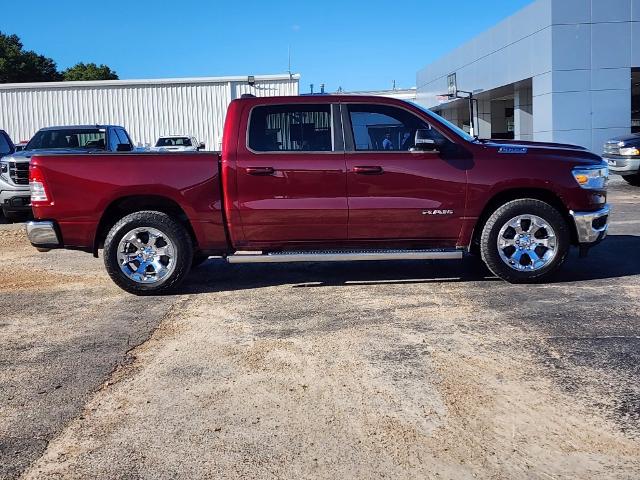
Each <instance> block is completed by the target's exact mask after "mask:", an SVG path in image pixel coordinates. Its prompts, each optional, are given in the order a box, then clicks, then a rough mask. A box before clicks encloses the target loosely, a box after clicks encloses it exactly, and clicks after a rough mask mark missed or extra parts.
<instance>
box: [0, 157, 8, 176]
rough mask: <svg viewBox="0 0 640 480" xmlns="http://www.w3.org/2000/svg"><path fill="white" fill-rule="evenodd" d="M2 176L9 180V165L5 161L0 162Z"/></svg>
mask: <svg viewBox="0 0 640 480" xmlns="http://www.w3.org/2000/svg"><path fill="white" fill-rule="evenodd" d="M0 176H2V177H4V178H9V164H8V163H7V162H5V161H4V160H3V161H1V162H0Z"/></svg>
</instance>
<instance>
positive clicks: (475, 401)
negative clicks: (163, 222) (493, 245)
mask: <svg viewBox="0 0 640 480" xmlns="http://www.w3.org/2000/svg"><path fill="white" fill-rule="evenodd" d="M611 202H612V204H613V207H614V216H613V219H614V223H613V225H612V228H611V236H610V238H609V239H608V240H607V241H606V243H604V244H602V245H601V246H599V247H597V248H596V249H594V250H593V251H592V253H591V256H590V257H589V258H588V259H586V260H579V259H577V255H576V254H575V252H574V253H573V255H572V257H571V259H570V260H569V262H568V263H567V264H566V266H565V268H564V270H563V271H562V272H561V274H559V275H558V277H557V279H556V281H555V282H553V283H551V284H547V285H539V286H511V285H508V284H505V283H503V282H501V281H498V280H496V279H494V278H492V277H491V275H490V274H489V273H488V272H487V271H486V270H485V269H484V268H483V267H482V266H480V265H478V264H477V263H476V262H475V261H474V260H473V259H467V260H465V261H463V262H439V263H427V264H425V263H423V262H393V263H384V262H380V263H377V262H376V263H367V264H300V265H244V266H243V265H236V266H231V265H226V264H223V263H221V262H219V261H210V262H208V263H207V264H205V265H204V266H203V267H201V268H199V269H197V270H196V271H194V272H193V273H192V275H191V277H190V278H189V280H188V282H187V284H186V285H185V286H184V288H183V289H182V291H181V292H180V295H176V296H173V297H164V298H161V299H159V298H153V299H150V298H143V299H141V298H136V297H132V296H129V295H126V294H124V293H122V292H121V291H119V290H118V289H117V288H116V287H114V286H113V285H112V284H111V283H110V281H109V280H108V279H107V277H106V274H105V273H104V270H103V267H102V263H101V261H100V260H96V259H93V258H91V257H90V256H88V255H86V254H82V253H77V252H51V253H48V254H38V253H37V252H35V251H34V250H32V249H30V247H28V245H27V243H26V241H25V239H24V237H23V235H22V233H21V230H20V229H19V227H17V226H13V225H4V226H0V252H1V253H0V255H1V257H2V263H1V264H0V308H1V311H2V312H3V315H2V317H1V319H0V342H1V343H2V345H3V347H4V348H3V349H2V351H0V365H1V366H2V368H1V369H0V409H1V410H0V478H16V477H18V476H20V475H22V476H23V477H24V478H29V479H31V478H37V479H41V478H46V479H48V478H78V479H80V478H105V479H106V478H123V479H124V478H149V479H152V478H153V479H157V478H215V479H224V478H255V479H267V478H331V479H334V478H455V479H458V478H580V479H586V478H637V476H638V471H640V385H639V384H638V374H639V372H638V365H639V364H640V362H639V361H640V313H639V312H638V305H639V304H640V260H638V257H637V253H636V252H637V251H638V249H640V213H639V212H638V205H640V189H637V188H635V189H634V188H632V187H629V186H627V185H626V184H624V183H623V182H622V181H620V180H614V181H613V182H612V188H611Z"/></svg>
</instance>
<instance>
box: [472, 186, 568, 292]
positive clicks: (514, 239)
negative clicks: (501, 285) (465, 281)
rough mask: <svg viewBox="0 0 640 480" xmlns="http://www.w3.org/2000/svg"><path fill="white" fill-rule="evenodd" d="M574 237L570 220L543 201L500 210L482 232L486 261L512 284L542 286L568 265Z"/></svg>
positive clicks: (514, 203)
mask: <svg viewBox="0 0 640 480" xmlns="http://www.w3.org/2000/svg"><path fill="white" fill-rule="evenodd" d="M570 238H571V237H570V233H569V228H568V225H567V222H566V220H565V219H564V217H563V216H562V215H561V214H560V212H558V210H556V209H555V208H554V207H552V206H551V205H549V204H548V203H545V202H543V201H540V200H535V199H531V198H525V199H521V200H513V201H511V202H508V203H506V204H504V205H502V206H501V207H500V208H498V209H497V210H496V211H495V212H494V213H493V215H491V217H489V220H487V223H486V224H485V226H484V228H483V230H482V237H481V239H480V249H481V253H482V260H483V261H484V262H485V264H486V265H487V267H489V270H491V271H492V272H493V273H494V274H495V275H497V276H498V277H500V278H502V279H503V280H506V281H507V282H510V283H535V282H542V281H544V280H545V279H547V278H548V277H549V276H550V275H552V274H553V272H555V271H556V270H557V269H558V268H559V267H560V265H562V263H563V262H564V260H565V259H566V257H567V253H568V252H569V244H570Z"/></svg>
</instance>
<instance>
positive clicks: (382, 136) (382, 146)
mask: <svg viewBox="0 0 640 480" xmlns="http://www.w3.org/2000/svg"><path fill="white" fill-rule="evenodd" d="M349 115H350V117H351V127H352V129H353V140H354V143H355V149H356V150H360V151H361V150H364V151H367V150H369V151H394V150H395V151H407V150H409V149H411V148H413V147H415V136H416V131H417V130H419V129H421V130H428V131H429V134H430V136H431V137H432V139H433V140H435V141H443V140H444V137H443V136H442V135H441V134H440V133H439V132H438V131H436V130H434V129H432V128H431V126H430V125H429V124H427V123H426V122H424V121H422V120H421V119H420V118H418V117H416V116H415V115H414V114H412V113H411V112H408V111H406V110H403V109H401V108H395V107H388V106H385V105H350V106H349Z"/></svg>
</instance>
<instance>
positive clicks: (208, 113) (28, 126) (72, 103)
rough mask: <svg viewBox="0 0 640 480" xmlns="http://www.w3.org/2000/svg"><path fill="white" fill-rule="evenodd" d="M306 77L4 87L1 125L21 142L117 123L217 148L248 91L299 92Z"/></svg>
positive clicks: (144, 140)
mask: <svg viewBox="0 0 640 480" xmlns="http://www.w3.org/2000/svg"><path fill="white" fill-rule="evenodd" d="M299 80H300V75H297V74H295V75H293V74H283V75H261V76H260V75H255V76H253V75H252V76H238V77H209V78H168V79H159V80H107V81H98V82H55V83H16V84H2V85H0V128H1V129H3V130H5V131H7V132H8V133H9V135H11V137H12V138H13V139H14V141H16V142H18V141H21V140H28V139H30V138H31V137H32V136H33V134H34V133H36V132H37V131H38V130H39V129H40V128H43V127H50V126H57V125H87V124H113V125H121V126H123V127H125V128H126V129H127V130H128V131H129V134H130V135H131V138H132V140H133V141H134V142H136V143H141V144H153V143H155V141H156V140H157V138H158V137H160V136H162V135H173V134H180V135H192V136H195V137H196V138H197V139H198V140H199V141H201V142H204V143H205V144H206V148H207V149H210V150H217V149H219V148H220V143H221V141H222V129H223V125H224V119H225V115H226V112H227V107H228V106H229V103H230V102H231V101H232V100H233V99H235V98H240V96H241V95H243V94H245V93H250V94H253V95H256V96H259V97H262V96H274V95H298V83H299Z"/></svg>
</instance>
